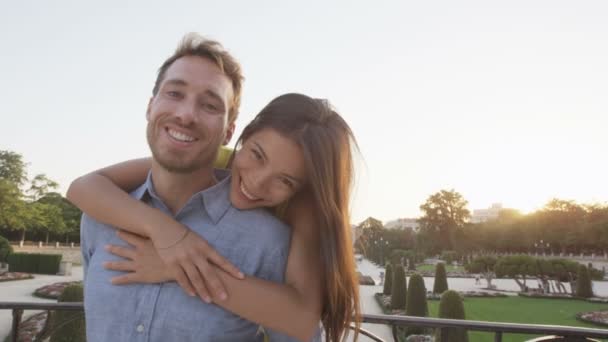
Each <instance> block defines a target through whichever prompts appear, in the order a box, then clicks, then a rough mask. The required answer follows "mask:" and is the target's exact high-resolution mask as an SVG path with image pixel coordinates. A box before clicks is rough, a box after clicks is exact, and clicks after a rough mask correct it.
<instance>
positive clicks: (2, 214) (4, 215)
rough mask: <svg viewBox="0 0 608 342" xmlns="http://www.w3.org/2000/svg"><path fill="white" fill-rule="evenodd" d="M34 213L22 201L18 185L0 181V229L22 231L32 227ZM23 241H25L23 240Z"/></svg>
mask: <svg viewBox="0 0 608 342" xmlns="http://www.w3.org/2000/svg"><path fill="white" fill-rule="evenodd" d="M31 221H32V212H31V211H30V210H28V206H27V203H26V202H25V201H24V200H23V199H22V194H21V191H20V190H19V188H18V186H17V184H15V183H11V182H9V181H7V180H5V179H0V227H4V228H6V229H8V230H12V231H22V232H23V233H22V236H23V235H24V234H25V230H26V229H27V228H29V227H30V224H31ZM22 241H23V240H22Z"/></svg>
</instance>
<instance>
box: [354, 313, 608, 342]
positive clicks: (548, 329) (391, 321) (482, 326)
mask: <svg viewBox="0 0 608 342" xmlns="http://www.w3.org/2000/svg"><path fill="white" fill-rule="evenodd" d="M363 322H365V323H376V324H386V325H389V326H391V327H392V328H393V329H392V330H393V338H394V339H395V340H397V336H396V329H395V328H396V327H406V326H415V327H425V328H435V329H436V328H463V329H465V330H468V331H483V332H493V333H494V342H501V341H502V336H503V334H505V333H508V334H533V335H555V336H560V337H567V338H568V341H579V340H580V341H584V340H585V338H608V330H607V329H593V328H579V327H570V326H562V325H542V324H520V323H502V322H485V321H469V320H459V319H445V318H429V317H414V316H397V315H363ZM374 341H379V342H381V341H382V340H381V339H375V340H374Z"/></svg>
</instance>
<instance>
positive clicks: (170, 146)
mask: <svg viewBox="0 0 608 342" xmlns="http://www.w3.org/2000/svg"><path fill="white" fill-rule="evenodd" d="M232 96H233V94H232V82H231V81H230V79H229V78H228V77H227V76H226V75H224V73H222V71H221V70H220V69H219V68H218V67H217V66H216V65H215V64H214V63H213V62H211V61H209V60H208V59H206V58H202V57H198V56H186V57H181V58H179V59H177V60H176V61H175V62H173V64H172V65H171V66H170V67H169V68H168V69H167V71H166V72H165V75H164V78H163V80H162V82H161V85H160V87H159V89H158V93H157V94H156V95H154V96H153V97H152V98H151V99H150V102H149V103H148V110H147V112H146V118H147V120H148V128H147V138H148V144H149V145H150V149H151V150H152V155H153V156H154V159H155V161H156V162H157V163H158V164H159V165H160V166H162V167H163V168H164V169H166V170H168V171H170V172H178V173H191V172H194V171H197V170H199V169H201V168H205V167H211V165H212V164H213V161H214V160H215V157H216V155H217V151H218V148H219V146H220V145H221V144H227V143H228V141H230V138H231V137H232V133H233V132H234V123H229V122H228V109H229V103H230V101H231V100H232Z"/></svg>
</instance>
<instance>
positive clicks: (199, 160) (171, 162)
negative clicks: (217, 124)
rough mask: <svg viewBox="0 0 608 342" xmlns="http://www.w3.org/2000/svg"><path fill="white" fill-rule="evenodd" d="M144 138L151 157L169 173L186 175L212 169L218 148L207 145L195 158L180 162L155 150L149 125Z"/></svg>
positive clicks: (152, 131) (152, 132)
mask: <svg viewBox="0 0 608 342" xmlns="http://www.w3.org/2000/svg"><path fill="white" fill-rule="evenodd" d="M146 136H147V140H148V146H149V147H150V151H152V157H153V158H154V160H155V161H156V162H157V163H158V165H160V166H161V167H162V168H163V169H165V170H167V171H169V172H171V173H180V174H188V173H193V172H196V171H199V170H200V169H203V168H207V167H209V168H210V167H212V166H213V162H214V161H215V159H216V158H217V153H218V150H219V147H220V144H218V146H217V147H215V148H212V147H213V146H211V144H210V145H208V146H207V148H206V149H205V150H203V151H201V153H199V154H198V155H197V156H196V157H195V158H193V159H190V160H180V158H177V156H170V155H167V153H168V152H167V153H164V154H163V153H161V152H160V151H159V150H158V149H157V148H156V144H155V143H156V139H155V137H154V130H153V128H152V127H151V125H148V129H147V130H146Z"/></svg>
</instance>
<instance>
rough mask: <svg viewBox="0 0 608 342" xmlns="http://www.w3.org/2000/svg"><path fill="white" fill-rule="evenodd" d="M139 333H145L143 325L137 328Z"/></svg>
mask: <svg viewBox="0 0 608 342" xmlns="http://www.w3.org/2000/svg"><path fill="white" fill-rule="evenodd" d="M137 332H139V333H142V332H144V325H143V324H140V325H138V326H137Z"/></svg>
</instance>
